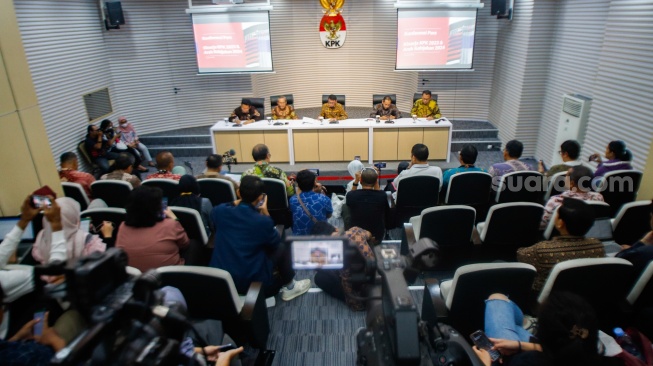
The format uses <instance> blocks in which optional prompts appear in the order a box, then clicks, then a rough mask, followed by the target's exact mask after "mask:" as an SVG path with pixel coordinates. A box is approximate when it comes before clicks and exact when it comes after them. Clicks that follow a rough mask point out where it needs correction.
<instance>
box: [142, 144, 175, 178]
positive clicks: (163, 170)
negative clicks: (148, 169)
mask: <svg viewBox="0 0 653 366" xmlns="http://www.w3.org/2000/svg"><path fill="white" fill-rule="evenodd" d="M174 168H175V157H174V156H172V153H171V152H169V151H161V152H160V153H158V154H156V169H157V170H158V171H157V172H156V173H152V174H150V175H148V176H147V178H145V179H152V178H163V179H172V180H179V179H181V175H180V174H174V173H173V172H172V170H173V169H174Z"/></svg>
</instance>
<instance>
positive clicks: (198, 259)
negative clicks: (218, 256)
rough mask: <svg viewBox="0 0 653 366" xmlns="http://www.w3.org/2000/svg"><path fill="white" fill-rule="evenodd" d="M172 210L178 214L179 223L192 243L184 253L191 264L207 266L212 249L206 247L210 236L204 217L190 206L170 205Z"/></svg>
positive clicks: (187, 262)
mask: <svg viewBox="0 0 653 366" xmlns="http://www.w3.org/2000/svg"><path fill="white" fill-rule="evenodd" d="M170 210H172V212H173V213H174V214H175V216H177V219H178V220H179V223H180V224H181V226H182V227H183V228H184V231H185V232H186V235H188V239H190V245H189V246H188V248H187V249H186V251H185V252H184V253H182V254H183V257H184V259H185V260H186V264H187V265H189V266H207V265H208V264H209V259H210V258H211V253H212V251H211V250H210V249H208V248H207V247H206V245H207V243H208V242H209V237H208V236H207V235H206V230H205V229H204V223H203V222H202V217H201V216H200V213H199V212H197V210H195V209H192V208H188V207H178V206H170Z"/></svg>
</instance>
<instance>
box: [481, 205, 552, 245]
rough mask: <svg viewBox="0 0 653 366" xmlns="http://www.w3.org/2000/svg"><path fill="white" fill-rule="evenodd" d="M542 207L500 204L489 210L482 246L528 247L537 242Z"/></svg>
mask: <svg viewBox="0 0 653 366" xmlns="http://www.w3.org/2000/svg"><path fill="white" fill-rule="evenodd" d="M543 212H544V207H543V206H542V205H540V204H538V203H533V202H510V203H500V204H498V205H494V206H492V207H491V208H490V211H489V212H488V214H487V219H486V220H485V225H484V226H483V230H482V231H481V232H480V233H479V234H480V237H481V241H482V242H483V245H493V246H511V247H514V246H519V247H524V246H529V245H531V244H534V243H535V242H537V241H538V240H539V237H540V232H539V228H540V221H541V219H542V213H543Z"/></svg>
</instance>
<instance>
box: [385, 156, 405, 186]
mask: <svg viewBox="0 0 653 366" xmlns="http://www.w3.org/2000/svg"><path fill="white" fill-rule="evenodd" d="M409 166H410V163H409V162H407V161H402V162H400V163H399V164H397V175H399V174H401V172H403V171H404V170H406V169H408V167H409ZM394 181H395V178H390V179H388V180H386V184H385V187H383V190H384V191H386V192H394V191H396V189H395V187H394V183H393V182H394Z"/></svg>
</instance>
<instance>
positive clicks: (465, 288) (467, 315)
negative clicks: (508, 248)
mask: <svg viewBox="0 0 653 366" xmlns="http://www.w3.org/2000/svg"><path fill="white" fill-rule="evenodd" d="M535 274H536V270H535V267H533V266H532V265H530V264H526V263H482V264H470V265H466V266H462V267H460V268H458V269H457V270H456V273H455V275H454V278H453V283H452V285H451V289H450V290H449V292H448V294H447V298H446V299H445V303H446V305H447V308H448V309H449V315H450V317H451V318H452V321H453V322H452V323H451V324H452V325H453V326H454V327H455V328H456V329H457V330H459V331H461V332H463V331H464V332H465V333H464V334H470V333H471V332H473V331H474V330H475V329H483V324H484V322H483V319H484V314H485V311H484V309H485V300H486V299H487V298H488V297H489V296H490V295H491V294H493V293H502V294H505V295H506V296H509V297H510V300H511V301H513V302H514V303H515V304H517V305H518V306H519V307H520V308H522V309H525V308H527V305H528V304H529V297H530V296H531V295H530V294H531V288H532V286H533V280H534V279H535ZM470 329H471V330H470Z"/></svg>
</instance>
